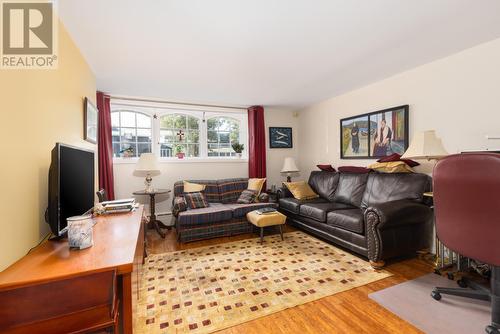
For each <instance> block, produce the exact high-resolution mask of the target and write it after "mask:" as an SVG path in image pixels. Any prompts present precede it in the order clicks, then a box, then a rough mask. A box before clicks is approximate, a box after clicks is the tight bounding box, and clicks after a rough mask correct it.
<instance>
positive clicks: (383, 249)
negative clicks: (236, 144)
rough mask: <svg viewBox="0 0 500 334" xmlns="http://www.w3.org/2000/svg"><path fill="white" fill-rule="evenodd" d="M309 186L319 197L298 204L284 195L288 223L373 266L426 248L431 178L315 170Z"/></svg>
mask: <svg viewBox="0 0 500 334" xmlns="http://www.w3.org/2000/svg"><path fill="white" fill-rule="evenodd" d="M309 185H310V186H311V188H312V189H313V190H314V191H315V192H316V193H317V194H318V195H319V198H316V199H312V200H304V201H300V200H297V199H295V198H293V196H292V195H291V193H290V192H289V191H288V190H287V189H286V188H282V189H281V190H280V199H279V208H280V211H281V212H283V213H284V214H286V215H287V217H288V221H289V223H290V224H291V225H293V226H296V227H298V228H299V229H302V230H305V231H307V232H309V233H311V234H314V235H317V236H319V237H321V238H322V239H325V240H327V241H330V242H332V243H335V244H337V245H339V246H342V247H344V248H347V249H349V250H351V251H354V252H356V253H358V254H360V255H363V256H365V257H367V258H368V259H369V260H370V263H371V264H372V266H373V267H377V268H379V267H383V266H384V264H385V260H386V259H388V258H393V257H399V256H403V255H407V254H411V253H414V252H415V251H417V250H420V249H422V248H424V247H426V246H427V245H428V242H429V241H428V240H429V239H430V237H429V233H430V229H429V222H430V218H431V216H432V211H431V209H430V207H429V206H427V205H425V204H424V198H423V193H424V192H426V191H429V190H430V187H431V178H430V177H429V176H427V175H425V174H418V173H404V174H399V173H398V174H385V173H376V172H372V173H367V174H357V173H338V172H324V171H314V172H312V173H311V175H310V177H309Z"/></svg>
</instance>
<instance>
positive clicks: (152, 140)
mask: <svg viewBox="0 0 500 334" xmlns="http://www.w3.org/2000/svg"><path fill="white" fill-rule="evenodd" d="M126 111H129V112H134V113H139V114H143V115H145V116H148V117H149V119H150V127H149V129H151V150H153V147H154V144H155V141H154V133H153V132H154V130H153V126H154V118H153V117H152V115H151V114H150V113H148V112H144V111H142V110H138V109H130V108H127V107H116V108H114V109H111V113H113V112H126ZM121 128H129V127H126V126H122V123H121V121H120V127H119V129H120V133H121ZM134 129H135V131H136V142H135V144H136V148H137V144H138V143H139V142H138V141H137V130H138V129H146V128H142V127H138V126H137V116H136V124H135V128H134ZM119 136H120V137H121V134H120V135H119ZM114 143H116V142H113V141H112V143H111V144H112V146H113V144H114ZM121 143H122V142H121V140H120V144H121ZM120 147H121V145H120ZM113 154H114V152H113ZM113 159H119V158H118V157H114V158H113ZM120 159H136V160H137V159H138V157H130V158H121V157H120Z"/></svg>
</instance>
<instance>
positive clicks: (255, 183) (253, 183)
mask: <svg viewBox="0 0 500 334" xmlns="http://www.w3.org/2000/svg"><path fill="white" fill-rule="evenodd" d="M264 182H266V178H263V179H248V187H247V189H249V190H253V191H256V192H257V197H258V196H259V195H260V192H261V191H262V186H263V185H264Z"/></svg>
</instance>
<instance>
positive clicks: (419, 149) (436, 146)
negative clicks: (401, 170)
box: [401, 130, 448, 159]
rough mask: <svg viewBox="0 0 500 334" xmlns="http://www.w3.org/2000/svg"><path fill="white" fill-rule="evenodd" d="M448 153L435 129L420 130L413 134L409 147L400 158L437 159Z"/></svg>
mask: <svg viewBox="0 0 500 334" xmlns="http://www.w3.org/2000/svg"><path fill="white" fill-rule="evenodd" d="M446 155H448V152H447V151H446V150H445V149H444V147H443V143H442V142H441V139H440V138H438V137H437V136H436V131H434V130H429V131H421V132H418V133H416V134H415V135H414V136H413V139H412V141H411V142H410V147H408V149H407V150H406V152H405V153H404V154H403V156H402V157H401V158H402V159H439V158H442V157H444V156H446Z"/></svg>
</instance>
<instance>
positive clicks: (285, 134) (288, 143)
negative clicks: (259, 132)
mask: <svg viewBox="0 0 500 334" xmlns="http://www.w3.org/2000/svg"><path fill="white" fill-rule="evenodd" d="M269 147H270V148H292V147H293V141H292V128H283V127H269Z"/></svg>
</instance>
